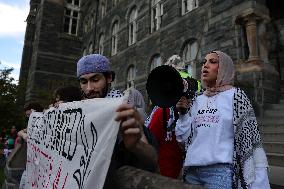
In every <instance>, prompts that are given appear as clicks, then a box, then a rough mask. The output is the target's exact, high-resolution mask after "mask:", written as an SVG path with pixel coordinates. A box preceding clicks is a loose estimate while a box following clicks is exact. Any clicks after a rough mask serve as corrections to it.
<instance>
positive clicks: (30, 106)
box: [16, 102, 44, 189]
mask: <svg viewBox="0 0 284 189" xmlns="http://www.w3.org/2000/svg"><path fill="white" fill-rule="evenodd" d="M43 110H44V109H43V107H42V106H41V105H40V104H39V103H38V102H29V103H27V104H25V105H24V111H25V115H26V124H28V121H29V117H30V115H31V113H32V112H33V111H35V112H42V111H43ZM27 138H28V135H27V129H23V130H21V131H19V132H18V138H17V139H16V140H19V141H20V140H21V141H22V142H23V141H24V142H27ZM26 182H27V172H26V170H25V171H24V172H23V174H22V177H21V180H20V185H19V189H27V188H26Z"/></svg>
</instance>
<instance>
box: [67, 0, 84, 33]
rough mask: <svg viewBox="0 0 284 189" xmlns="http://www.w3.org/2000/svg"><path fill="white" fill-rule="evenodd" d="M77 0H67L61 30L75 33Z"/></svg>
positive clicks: (78, 7) (76, 27) (77, 13)
mask: <svg viewBox="0 0 284 189" xmlns="http://www.w3.org/2000/svg"><path fill="white" fill-rule="evenodd" d="M79 11H80V1H79V0H68V1H67V4H66V7H65V10H64V25H63V27H64V28H63V31H64V32H65V33H68V34H71V35H77V32H78V23H79Z"/></svg>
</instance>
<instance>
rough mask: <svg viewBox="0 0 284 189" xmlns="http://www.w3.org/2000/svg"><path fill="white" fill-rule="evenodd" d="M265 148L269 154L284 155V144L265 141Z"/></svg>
mask: <svg viewBox="0 0 284 189" xmlns="http://www.w3.org/2000/svg"><path fill="white" fill-rule="evenodd" d="M262 144H263V148H264V150H265V152H267V153H279V154H284V142H268V141H263V142H262Z"/></svg>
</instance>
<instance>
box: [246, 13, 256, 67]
mask: <svg viewBox="0 0 284 189" xmlns="http://www.w3.org/2000/svg"><path fill="white" fill-rule="evenodd" d="M245 27H246V35H247V42H248V47H249V58H248V61H249V62H255V60H259V55H258V44H257V17H256V16H255V15H253V14H252V15H249V16H247V17H246V18H245Z"/></svg>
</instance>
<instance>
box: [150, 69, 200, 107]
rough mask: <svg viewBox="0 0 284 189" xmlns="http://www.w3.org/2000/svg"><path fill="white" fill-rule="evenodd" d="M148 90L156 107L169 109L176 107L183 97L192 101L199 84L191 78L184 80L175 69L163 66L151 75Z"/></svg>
mask: <svg viewBox="0 0 284 189" xmlns="http://www.w3.org/2000/svg"><path fill="white" fill-rule="evenodd" d="M146 90H147V93H148V95H149V97H150V99H151V101H152V103H153V104H154V105H156V106H159V107H161V108H169V107H172V106H175V105H176V103H177V102H178V101H179V99H180V98H181V97H182V96H185V97H186V98H188V99H192V98H193V97H194V96H195V93H196V91H197V90H198V82H197V80H196V79H194V78H190V77H187V78H186V79H183V78H182V77H181V76H180V74H179V72H178V71H177V70H176V69H175V68H173V67H172V66H168V65H162V66H158V67H156V68H155V69H153V70H152V71H151V73H150V74H149V76H148V79H147V83H146Z"/></svg>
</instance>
